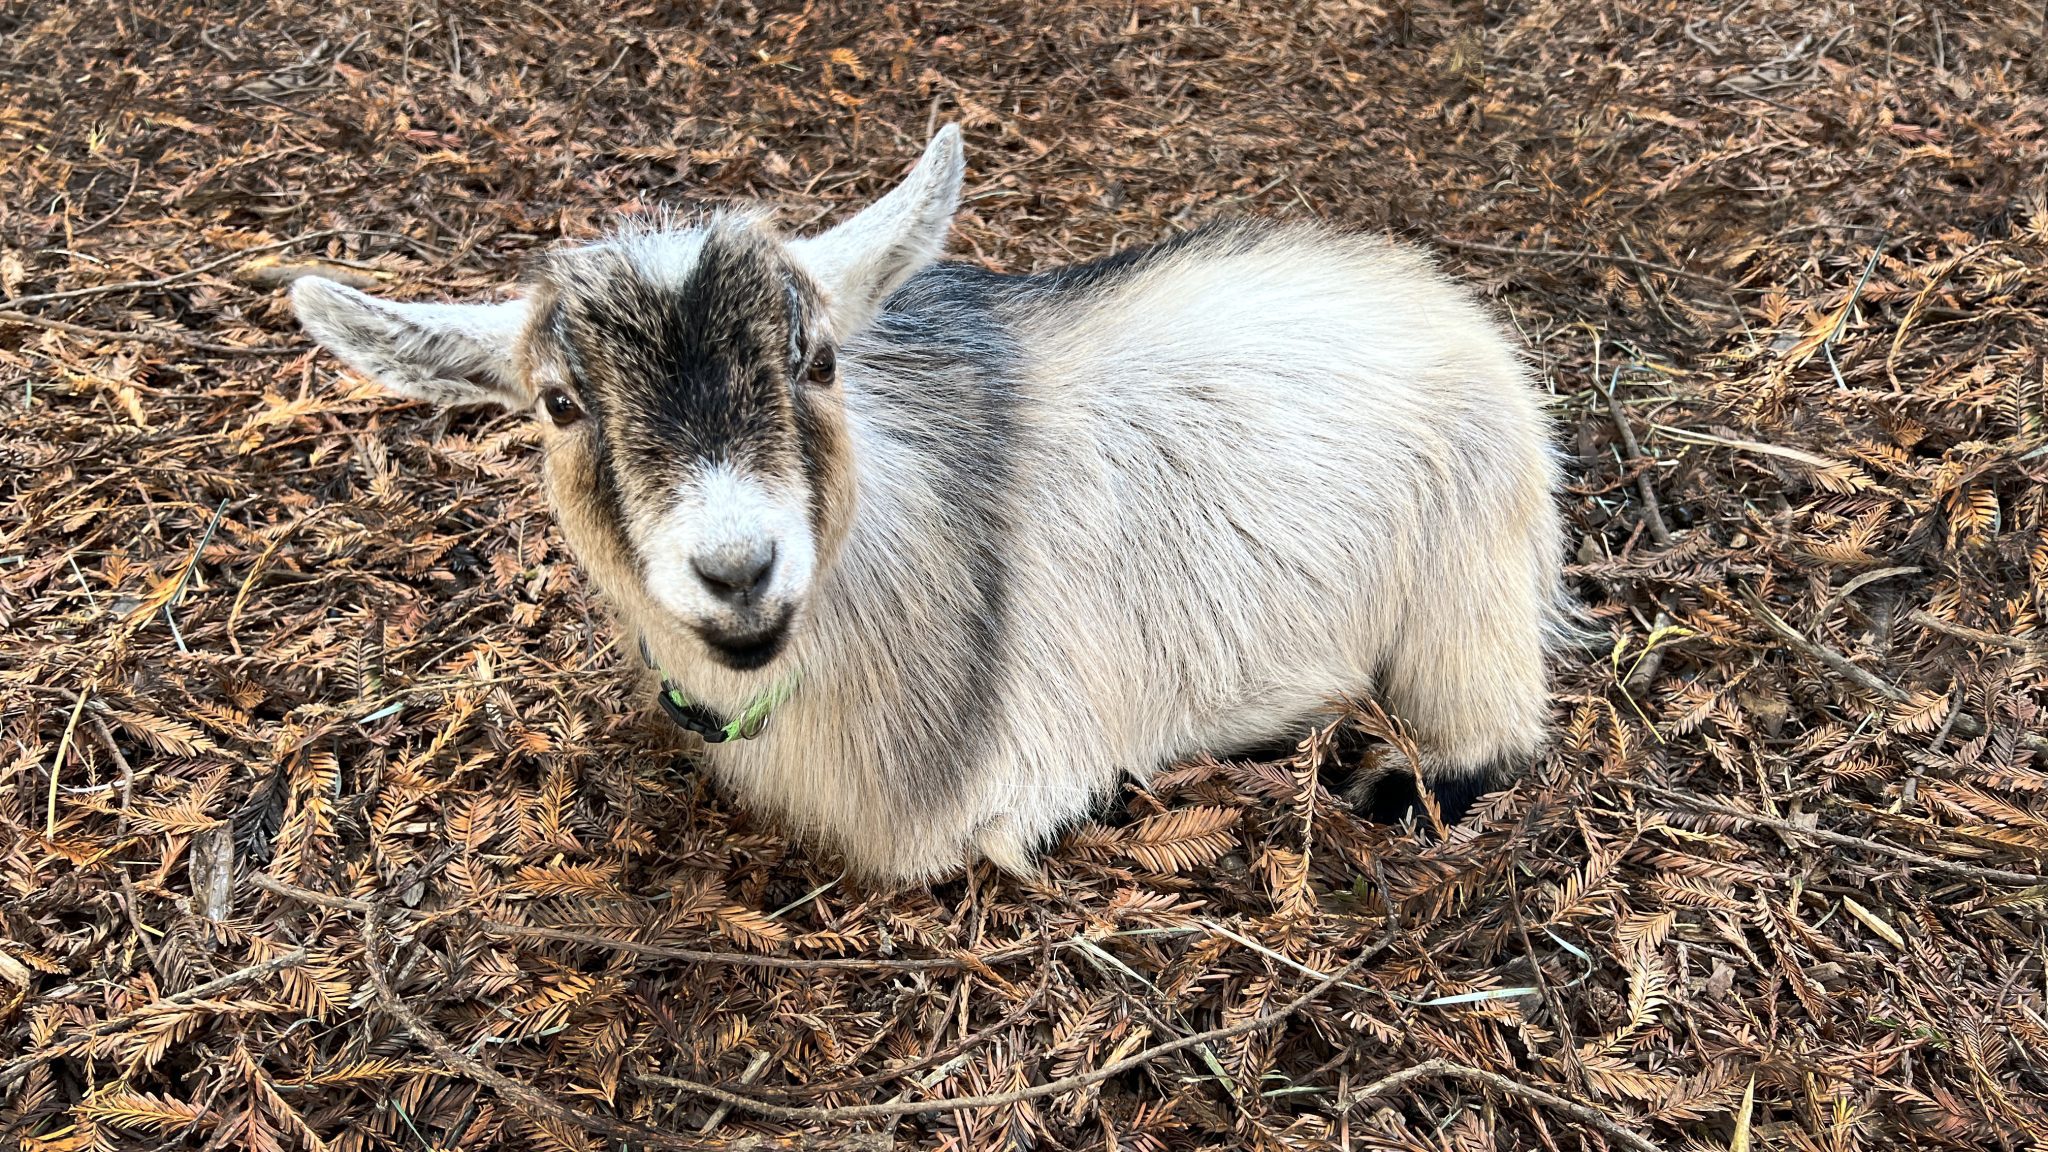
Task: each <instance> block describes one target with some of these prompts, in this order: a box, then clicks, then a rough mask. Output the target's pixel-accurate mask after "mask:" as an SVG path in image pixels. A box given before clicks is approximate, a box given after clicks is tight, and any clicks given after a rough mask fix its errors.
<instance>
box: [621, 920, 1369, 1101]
mask: <svg viewBox="0 0 2048 1152" xmlns="http://www.w3.org/2000/svg"><path fill="white" fill-rule="evenodd" d="M1387 926H1388V929H1389V931H1388V932H1387V934H1386V935H1385V936H1383V937H1381V938H1380V939H1379V940H1377V941H1374V942H1373V943H1372V944H1370V945H1368V946H1367V947H1366V949H1365V950H1364V951H1363V952H1360V953H1359V954H1358V955H1357V956H1355V957H1353V958H1352V959H1351V961H1350V962H1349V963H1347V964H1345V965H1344V966H1343V967H1342V968H1339V969H1337V970H1336V971H1335V972H1332V973H1330V975H1328V976H1326V977H1324V978H1323V979H1322V980H1320V981H1317V982H1316V984H1315V985H1314V986H1313V987H1311V988H1310V989H1309V990H1308V991H1306V992H1303V993H1302V994H1301V995H1299V996H1296V997H1295V998H1294V999H1292V1000H1289V1001H1288V1002H1287V1003H1285V1004H1282V1005H1281V1006H1280V1007H1278V1008H1275V1009H1274V1010H1273V1011H1271V1012H1268V1013H1266V1014H1264V1015H1262V1016H1254V1017H1253V1018H1251V1019H1250V1020H1246V1021H1243V1022H1241V1023H1238V1024H1232V1025H1228V1026H1225V1027H1222V1028H1212V1029H1210V1030H1209V1031H1207V1032H1197V1033H1194V1034H1193V1035H1190V1036H1182V1037H1180V1038H1179V1039H1176V1040H1169V1041H1167V1042H1166V1043H1163V1044H1154V1045H1153V1046H1152V1047H1150V1048H1147V1049H1145V1050H1144V1051H1142V1052H1137V1053H1133V1054H1132V1055H1130V1056H1126V1057H1124V1058H1123V1059H1122V1060H1113V1061H1111V1062H1110V1063H1108V1064H1105V1065H1103V1066H1102V1067H1100V1068H1097V1069H1095V1070H1094V1071H1092V1072H1077V1073H1075V1074H1074V1075H1072V1076H1064V1077H1061V1078H1060V1079H1058V1080H1053V1081H1049V1082H1047V1083H1044V1084H1034V1085H1032V1086H1030V1087H1028V1088H1019V1089H1016V1090H1015V1091H1011V1092H995V1093H990V1094H988V1095H984V1096H954V1097H950V1098H948V1099H944V1100H892V1101H889V1102H887V1103H882V1104H854V1105H848V1106H846V1107H841V1108H799V1107H790V1106H787V1105H782V1104H770V1103H768V1102H766V1101H763V1100H756V1099H753V1098H751V1097H748V1096H741V1095H738V1094H736V1093H732V1092H727V1091H726V1090H724V1089H723V1088H718V1087H716V1086H714V1085H710V1084H700V1083H698V1082H697V1081H695V1080H683V1079H680V1078H677V1077H674V1076H660V1075H643V1076H640V1077H639V1080H640V1081H641V1082H642V1083H645V1084H653V1085H656V1086H658V1087H662V1088H674V1089H677V1090H679V1091H684V1092H691V1093H695V1094H696V1095H699V1096H704V1097H708V1098H710V1099H712V1100H717V1101H720V1102H722V1103H727V1104H731V1105H732V1106H733V1107H735V1108H738V1109H740V1110H741V1111H745V1112H753V1113H755V1114H757V1115H761V1116H769V1117H773V1118H775V1119H778V1120H800V1121H805V1122H809V1123H819V1122H823V1121H836V1120H865V1119H878V1118H882V1117H888V1116H914V1115H917V1114H918V1113H921V1112H961V1111H965V1110H967V1109H969V1108H1003V1107H1008V1106H1009V1105H1012V1104H1018V1103H1021V1102H1023V1101H1025V1100H1036V1099H1039V1098H1040V1097H1044V1096H1057V1095H1059V1094H1061V1093H1062V1092H1072V1091H1074V1090H1076V1089H1079V1088H1086V1087H1088V1086H1089V1085H1090V1084H1099V1083H1101V1082H1102V1081H1104V1080H1107V1079H1109V1078H1110V1077H1112V1076H1116V1075H1120V1074H1122V1073H1124V1072H1128V1071H1130V1070H1131V1069H1133V1068H1137V1067H1141V1066H1143V1065H1145V1064H1148V1063H1150V1062H1151V1061H1154V1060H1157V1059H1159V1058H1160V1057H1161V1056H1168V1055H1171V1054H1173V1053H1175V1052H1178V1051H1180V1050H1182V1049H1184V1048H1193V1047H1195V1046H1197V1045H1201V1044H1211V1043H1214V1042H1216V1041H1218V1040H1228V1039H1230V1038H1231V1037H1233V1036H1242V1035H1244V1034H1245V1033H1247V1032H1256V1031H1259V1030H1261V1029H1264V1028H1270V1027H1272V1026H1273V1025H1275V1024H1278V1023H1280V1022H1281V1021H1283V1020H1285V1019H1287V1018H1288V1017H1290V1016H1292V1015H1294V1014H1295V1013H1296V1012H1299V1011H1301V1010H1302V1009H1303V1008H1305V1007H1307V1006H1308V1004H1309V1002H1310V1001H1312V1000H1314V999H1315V998H1316V997H1318V996H1321V995H1322V994H1323V993H1324V992H1327V991H1329V990H1330V989H1331V988H1334V987H1336V986H1337V985H1338V984H1341V983H1343V982H1344V979H1345V978H1346V977H1348V976H1350V975H1351V974H1352V973H1353V972H1356V971H1358V970H1359V969H1360V968H1362V967H1364V966H1365V962H1366V961H1368V960H1370V959H1372V958H1373V957H1374V956H1377V955H1379V953H1380V952H1381V951H1383V950H1384V949H1385V948H1386V947H1387V946H1388V945H1390V944H1392V943H1393V938H1394V931H1393V930H1394V929H1395V928H1396V927H1397V921H1396V919H1395V918H1394V917H1391V916H1390V917H1389V918H1388V920H1387Z"/></svg>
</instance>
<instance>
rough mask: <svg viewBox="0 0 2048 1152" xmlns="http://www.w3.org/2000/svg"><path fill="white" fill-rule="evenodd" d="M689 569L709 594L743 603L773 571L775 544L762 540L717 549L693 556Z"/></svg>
mask: <svg viewBox="0 0 2048 1152" xmlns="http://www.w3.org/2000/svg"><path fill="white" fill-rule="evenodd" d="M690 567H691V568H693V569H695V570H696V572H697V578H698V579H699V580H702V581H704V586H705V587H706V588H709V589H710V590H711V594H712V595H714V596H717V597H718V598H719V599H721V600H743V599H746V598H747V597H749V596H752V595H754V594H755V593H757V592H759V591H760V590H761V588H762V586H764V585H766V584H767V583H768V577H769V575H770V574H772V573H773V572H774V571H775V545H774V544H772V543H769V542H766V541H763V542H760V543H756V544H751V545H736V546H733V547H727V548H720V549H717V550H715V551H711V552H706V553H703V554H702V555H699V556H695V557H692V558H691V560H690Z"/></svg>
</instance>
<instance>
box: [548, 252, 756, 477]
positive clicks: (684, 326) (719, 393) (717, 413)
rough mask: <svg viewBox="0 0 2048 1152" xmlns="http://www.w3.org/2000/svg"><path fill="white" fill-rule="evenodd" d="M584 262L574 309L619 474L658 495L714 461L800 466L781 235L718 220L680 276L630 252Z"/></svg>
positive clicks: (573, 325) (582, 354)
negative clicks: (653, 268)
mask: <svg viewBox="0 0 2048 1152" xmlns="http://www.w3.org/2000/svg"><path fill="white" fill-rule="evenodd" d="M582 259H584V260H585V261H587V262H589V263H590V264H591V265H593V266H592V267H589V268H588V269H586V270H584V272H583V274H581V275H575V274H573V273H572V275H571V277H570V278H571V279H572V280H573V281H574V283H573V284H572V285H571V287H570V288H569V290H568V291H566V292H565V296H566V297H567V299H566V301H565V304H564V307H565V310H566V311H567V313H568V317H569V318H568V322H567V328H568V343H569V344H570V345H571V346H572V347H573V348H574V349H575V350H576V352H577V354H578V356H579V358H580V360H581V370H582V375H583V377H584V378H585V379H584V380H582V381H579V384H581V385H582V386H583V387H584V388H585V390H586V391H587V392H588V393H591V394H595V395H597V396H601V397H602V399H601V400H598V401H597V402H595V403H591V402H589V399H588V398H587V399H586V405H585V406H586V407H587V408H588V409H589V410H590V411H591V413H592V415H594V416H600V418H601V419H600V422H601V423H602V424H603V428H604V434H605V439H606V441H607V443H608V450H609V453H610V456H611V458H612V463H613V464H614V474H615V480H616V482H617V483H618V485H619V486H620V487H621V488H624V489H625V490H626V491H627V492H628V493H629V494H634V495H636V496H637V497H639V498H649V499H652V498H656V494H657V493H660V492H664V491H669V490H673V488H674V487H675V485H676V483H677V481H679V480H680V479H681V478H682V477H683V475H684V474H685V473H687V472H689V471H692V470H694V469H695V468H697V467H699V466H701V465H702V464H703V463H705V462H707V461H717V462H724V463H731V464H735V465H737V466H741V467H746V468H749V469H753V470H759V471H763V472H767V473H770V474H774V475H788V474H790V473H791V472H793V471H794V465H795V453H796V445H795V442H794V440H795V437H794V434H793V432H792V429H791V420H790V410H789V409H790V403H791V400H790V396H789V383H788V381H789V374H790V359H791V358H790V352H789V349H790V347H791V344H792V343H793V341H794V340H795V339H796V337H795V336H794V335H793V334H792V332H791V330H790V328H789V323H790V320H791V319H792V318H793V317H794V315H795V314H794V313H792V312H791V310H790V308H789V307H788V298H789V296H790V292H791V289H790V284H791V278H790V273H789V270H788V269H787V267H786V265H785V264H784V262H783V260H782V258H781V257H780V254H779V253H778V251H777V250H776V248H775V246H774V244H773V242H772V241H771V240H770V239H769V238H767V237H766V236H764V235H762V234H760V233H758V232H756V231H754V230H753V229H751V228H749V227H746V226H744V225H741V224H737V223H729V222H728V223H719V224H714V225H713V226H712V227H711V228H710V229H709V230H708V232H707V234H706V235H705V237H704V239H703V243H702V247H701V248H700V249H699V251H698V253H697V256H696V260H695V262H694V264H693V265H692V266H691V267H690V268H689V270H688V271H687V273H686V274H685V275H684V276H683V277H682V279H681V282H680V283H677V282H673V281H671V280H668V279H664V278H662V277H661V276H659V275H657V274H651V273H649V272H647V271H646V270H644V269H642V268H641V267H640V266H638V265H637V264H636V263H635V262H634V260H632V259H630V258H629V257H627V256H626V255H625V254H623V253H620V252H615V251H614V252H599V253H595V254H591V255H587V256H584V257H583V258H582Z"/></svg>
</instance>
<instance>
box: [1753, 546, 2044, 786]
mask: <svg viewBox="0 0 2048 1152" xmlns="http://www.w3.org/2000/svg"><path fill="white" fill-rule="evenodd" d="M1742 600H1743V603H1745V604H1747V605H1749V608H1750V611H1752V612H1755V613H1756V614H1757V617H1758V618H1759V619H1761V620H1762V621H1763V622H1764V625H1765V626H1766V627H1768V628H1769V629H1770V630H1771V631H1773V632H1776V633H1777V634H1778V635H1779V636H1780V637H1782V638H1783V639H1784V640H1785V642H1786V643H1788V644H1790V645H1792V646H1793V647H1794V648H1797V649H1799V650H1800V651H1801V652H1804V653H1806V654H1807V655H1808V656H1811V657H1813V658H1814V659H1815V660H1818V661H1820V662H1821V663H1822V664H1825V665H1827V666H1828V667H1829V668H1830V669H1833V670H1834V672H1835V673H1836V674H1837V675H1839V676H1841V677H1842V678H1843V679H1845V680H1847V681H1849V682H1850V683H1852V684H1854V685H1856V686H1857V687H1858V688H1861V689H1863V691H1864V692H1865V693H1867V694H1868V695H1871V696H1876V697H1878V698H1880V699H1883V700H1887V701H1890V702H1891V703H1893V704H1903V703H1905V702H1906V701H1908V700H1911V699H1912V698H1913V695H1912V693H1910V692H1907V691H1906V690H1905V689H1904V688H1901V687H1899V686H1898V685H1896V684H1892V683H1889V682H1887V681H1885V680H1884V679H1882V678H1881V677H1879V676H1878V675H1877V674H1875V673H1873V672H1871V671H1870V670H1868V669H1866V668H1862V667H1859V666H1858V665H1857V664H1856V663H1855V662H1854V661H1851V660H1850V659H1849V658H1848V657H1847V656H1844V655H1842V654H1841V653H1840V652H1837V651H1835V650H1834V649H1832V648H1830V647H1828V646H1827V645H1825V644H1821V643H1817V642H1816V641H1813V640H1811V639H1808V638H1807V636H1806V634H1805V633H1804V632H1801V631H1800V630H1799V629H1797V628H1794V627H1793V626H1792V625H1791V624H1790V623H1789V622H1787V621H1786V620H1785V618H1784V617H1782V616H1780V615H1778V614H1777V613H1776V612H1774V611H1772V610H1771V606H1770V605H1768V604H1766V603H1764V601H1763V597H1761V596H1758V595H1757V594H1756V592H1755V590H1754V589H1751V588H1746V587H1745V588H1743V589H1742ZM1954 727H1955V731H1956V732H1957V733H1958V734H1960V735H1961V736H1962V737H1963V738H1964V739H1965V740H1973V739H1975V738H1977V737H1979V736H1982V735H1984V734H1985V732H1987V731H1989V729H1987V728H1986V727H1985V726H1984V721H1982V720H1980V719H1978V718H1977V717H1975V716H1972V715H1970V714H1969V713H1968V712H1958V713H1956V715H1955V718H1954ZM2018 741H2019V743H2020V745H2021V746H2022V747H2025V748H2029V749H2031V750H2033V751H2035V752H2039V753H2043V754H2048V737H2042V736H2039V735H2036V734H2035V733H2032V732H2021V733H2020V734H2019V736H2018Z"/></svg>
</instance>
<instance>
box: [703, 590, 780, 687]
mask: <svg viewBox="0 0 2048 1152" xmlns="http://www.w3.org/2000/svg"><path fill="white" fill-rule="evenodd" d="M794 615H795V609H793V608H791V607H789V606H787V605H785V606H784V607H783V608H782V610H781V611H780V612H779V613H777V614H776V616H775V618H774V619H773V620H771V621H769V622H768V623H767V624H765V625H762V626H760V627H757V628H749V629H729V628H719V627H714V626H712V625H708V624H699V625H697V635H698V636H699V637H701V638H702V639H703V641H704V646H705V647H707V648H709V649H711V655H712V658H713V659H715V660H717V661H718V662H719V663H720V664H723V665H725V666H726V667H727V668H730V669H732V670H733V671H735V672H752V671H753V670H754V669H756V668H761V667H764V666H766V665H767V664H768V662H769V661H771V660H773V659H775V658H776V657H777V656H779V655H781V654H782V650H783V648H784V647H786V646H787V645H788V643H789V623H790V618H791V617H792V616H794Z"/></svg>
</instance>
